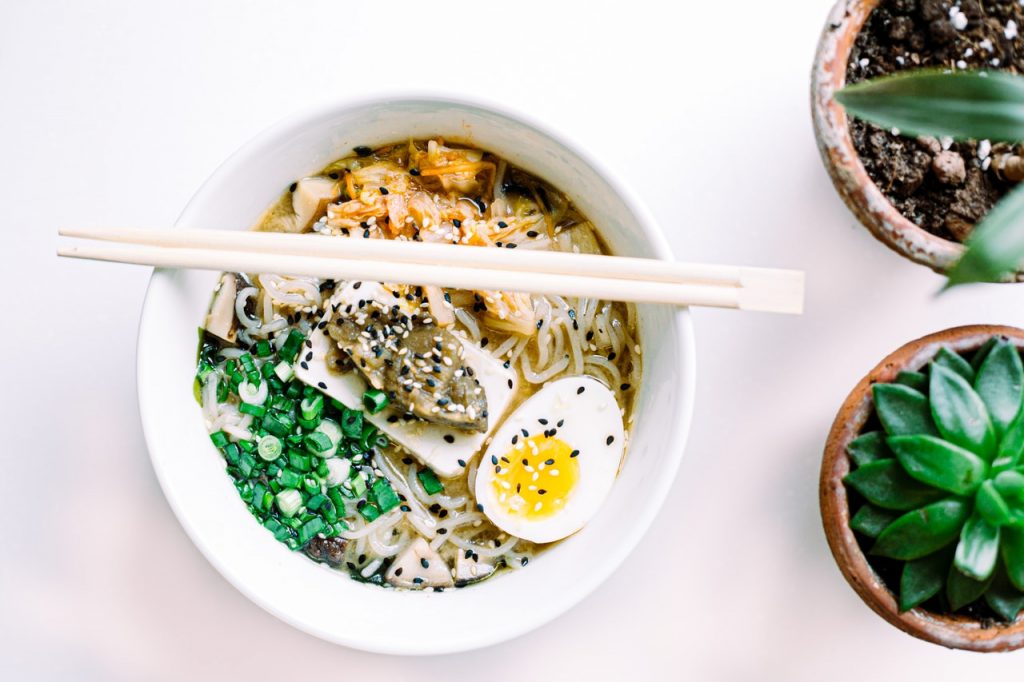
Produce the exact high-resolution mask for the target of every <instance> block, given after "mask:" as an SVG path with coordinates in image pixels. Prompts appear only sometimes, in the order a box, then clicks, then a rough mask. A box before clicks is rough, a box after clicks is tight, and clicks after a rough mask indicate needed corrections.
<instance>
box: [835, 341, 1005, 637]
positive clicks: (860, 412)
mask: <svg viewBox="0 0 1024 682" xmlns="http://www.w3.org/2000/svg"><path fill="white" fill-rule="evenodd" d="M994 335H1000V336H1004V337H1007V338H1009V339H1010V340H1012V341H1013V343H1014V344H1016V345H1017V346H1018V347H1019V348H1024V330H1021V329H1017V328H1015V327H1000V326H990V325H972V326H967V327H955V328H953V329H947V330H945V331H941V332H938V333H935V334H930V335H928V336H925V337H923V338H920V339H918V340H916V341H911V342H910V343H908V344H906V345H905V346H903V347H902V348H900V349H899V350H897V351H896V352H894V353H892V354H890V355H889V356H888V357H886V358H885V359H884V360H882V362H880V363H879V364H878V366H877V367H875V368H874V369H873V370H871V372H870V373H869V374H868V375H867V376H866V377H864V378H863V379H861V381H860V383H858V384H857V386H856V387H855V388H854V389H853V391H852V392H851V393H850V395H849V396H848V397H847V398H846V402H844V403H843V406H842V407H841V408H840V410H839V414H838V415H836V420H835V422H834V423H833V424H832V430H831V432H830V433H829V436H828V441H827V443H826V445H825V453H824V457H823V460H822V465H821V482H820V487H819V496H820V504H821V517H822V522H823V524H824V527H825V535H826V537H827V539H828V544H829V547H830V548H831V550H832V555H833V557H835V560H836V563H837V564H838V565H839V568H840V570H841V571H842V573H843V576H845V577H846V580H847V582H849V583H850V586H851V587H853V589H854V590H856V592H857V594H859V595H860V597H861V599H863V600H864V602H865V603H866V604H867V605H868V606H870V607H871V608H872V610H874V612H875V613H877V614H878V615H880V616H881V617H882V618H884V619H885V620H887V621H889V622H890V623H892V624H893V625H895V626H896V627H898V628H900V629H901V630H903V631H904V632H907V633H909V634H911V635H914V636H915V637H918V638H920V639H923V640H926V641H929V642H934V643H936V644H941V645H943V646H946V647H950V648H955V649H968V650H971V651H1010V650H1013V649H1019V648H1021V647H1024V614H1022V615H1021V616H1018V618H1017V620H1016V621H1015V622H1014V623H1010V624H1007V623H1000V622H991V621H980V620H977V619H974V618H970V617H967V616H961V615H950V614H941V613H932V612H930V611H926V610H924V609H921V608H916V609H911V610H910V611H907V612H906V613H900V611H899V604H898V600H897V598H896V596H895V595H894V594H893V593H892V592H890V591H889V589H888V588H887V587H886V585H885V584H884V583H883V582H882V580H881V578H880V577H879V576H878V575H877V574H876V573H875V571H874V569H873V568H872V567H871V565H870V564H869V563H868V560H867V558H866V557H865V555H864V552H863V551H862V550H861V548H860V545H859V544H858V543H857V538H856V537H855V535H854V532H853V531H852V530H850V525H849V524H850V508H849V503H848V499H847V493H846V486H845V485H844V484H843V478H844V477H845V476H846V474H848V473H849V472H850V460H849V457H848V455H847V452H846V448H847V446H848V445H849V444H850V441H852V440H853V439H854V438H856V437H857V436H858V435H859V434H860V432H861V430H862V429H863V427H864V425H865V423H866V422H867V421H868V419H869V418H870V417H871V414H872V411H873V407H874V406H873V401H872V397H871V385H872V384H875V383H889V382H892V381H894V380H895V379H896V375H897V374H899V372H900V371H903V370H907V371H913V370H918V369H920V368H921V367H924V366H925V365H926V364H927V363H928V361H929V360H931V358H932V357H933V356H934V355H935V354H936V353H937V352H938V350H939V349H940V348H941V347H942V346H947V347H949V348H950V349H952V350H955V351H958V352H967V351H972V350H975V349H977V348H979V347H981V345H982V344H983V343H984V342H985V341H987V340H988V339H989V338H990V337H992V336H994Z"/></svg>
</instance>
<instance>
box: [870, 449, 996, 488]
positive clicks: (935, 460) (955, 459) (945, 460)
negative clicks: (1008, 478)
mask: <svg viewBox="0 0 1024 682" xmlns="http://www.w3.org/2000/svg"><path fill="white" fill-rule="evenodd" d="M887 442H888V444H889V447H890V448H891V449H892V451H893V452H895V453H896V457H897V459H899V461H900V464H902V465H903V468H904V469H905V470H906V472H907V473H908V474H910V475H911V476H912V477H914V478H915V479H917V480H918V481H921V482H922V483H925V484H927V485H930V486H932V487H934V488H939V489H940V490H945V491H946V492H950V493H954V494H956V495H967V494H969V493H972V492H974V491H975V490H976V489H977V487H978V486H979V485H981V482H982V481H983V480H984V479H985V471H986V470H987V468H988V467H986V466H985V461H984V460H983V459H981V457H978V456H977V455H976V454H974V453H973V452H970V451H968V450H965V449H963V448H961V447H958V446H956V445H953V444H952V443H947V442H946V441H944V440H942V439H941V438H936V437H935V436H893V437H892V438H889V439H888V441H887Z"/></svg>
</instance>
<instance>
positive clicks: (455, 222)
mask: <svg viewBox="0 0 1024 682" xmlns="http://www.w3.org/2000/svg"><path fill="white" fill-rule="evenodd" d="M452 225H454V226H455V227H462V221H461V220H459V219H458V218H455V219H454V220H452Z"/></svg>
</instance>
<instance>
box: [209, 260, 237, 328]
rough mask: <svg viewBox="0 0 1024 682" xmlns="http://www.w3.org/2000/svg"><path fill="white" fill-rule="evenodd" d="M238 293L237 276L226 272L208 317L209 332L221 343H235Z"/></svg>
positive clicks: (221, 279)
mask: <svg viewBox="0 0 1024 682" xmlns="http://www.w3.org/2000/svg"><path fill="white" fill-rule="evenodd" d="M237 293H238V284H237V282H236V280H235V274H234V273H232V272H225V273H224V274H223V275H222V276H221V278H220V286H219V287H218V288H217V294H216V295H215V296H214V299H213V305H211V306H210V313H209V314H208V315H207V316H206V326H205V327H204V328H205V329H206V331H207V332H209V333H210V334H213V335H214V336H216V337H217V338H218V339H220V340H221V341H226V342H227V343H234V342H235V331H236V326H237V325H236V324H235V296H236V295H237Z"/></svg>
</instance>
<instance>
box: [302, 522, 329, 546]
mask: <svg viewBox="0 0 1024 682" xmlns="http://www.w3.org/2000/svg"><path fill="white" fill-rule="evenodd" d="M326 527H327V524H325V523H324V521H323V519H311V520H309V521H307V522H306V523H304V524H303V525H302V528H300V529H299V544H300V545H304V544H306V543H307V542H309V541H310V540H312V539H313V536H314V535H316V534H317V533H319V532H320V531H322V530H323V529H324V528H326Z"/></svg>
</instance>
